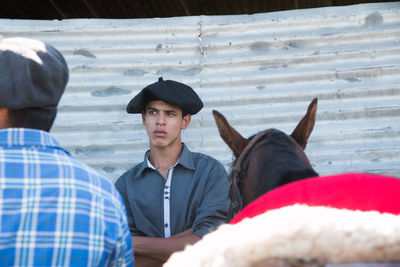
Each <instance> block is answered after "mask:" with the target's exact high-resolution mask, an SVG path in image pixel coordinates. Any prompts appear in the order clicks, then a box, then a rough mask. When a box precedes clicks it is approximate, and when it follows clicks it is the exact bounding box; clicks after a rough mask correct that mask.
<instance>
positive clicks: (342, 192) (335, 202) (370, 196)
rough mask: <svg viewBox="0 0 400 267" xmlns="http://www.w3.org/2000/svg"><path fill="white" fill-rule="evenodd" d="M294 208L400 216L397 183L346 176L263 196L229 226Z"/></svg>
mask: <svg viewBox="0 0 400 267" xmlns="http://www.w3.org/2000/svg"><path fill="white" fill-rule="evenodd" d="M294 204H307V205H309V206H326V207H332V208H339V209H349V210H361V211H378V212H381V213H392V214H395V215H398V214H400V179H399V178H395V177H391V176H384V175H374V174H361V173H347V174H340V175H331V176H321V177H316V178H310V179H305V180H301V181H297V182H292V183H290V184H287V185H284V186H281V187H278V188H276V189H274V190H272V191H269V192H267V193H265V194H264V195H263V196H261V197H259V198H258V199H256V200H255V201H253V202H252V203H250V204H249V205H248V206H247V207H245V208H244V209H243V210H242V211H241V212H239V214H237V215H236V216H235V217H234V218H233V219H232V220H231V222H230V224H235V223H238V222H240V221H241V220H243V219H244V218H252V217H255V216H257V215H259V214H262V213H264V212H265V211H267V210H271V209H277V208H281V207H284V206H289V205H294Z"/></svg>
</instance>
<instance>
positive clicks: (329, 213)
mask: <svg viewBox="0 0 400 267" xmlns="http://www.w3.org/2000/svg"><path fill="white" fill-rule="evenodd" d="M268 259H282V260H284V261H287V262H291V261H296V260H298V259H301V260H304V261H306V262H314V263H317V264H325V263H355V262H400V216H395V215H392V214H381V213H378V212H361V211H350V210H345V209H334V208H327V207H309V206H306V205H294V206H288V207H284V208H280V209H276V210H271V211H268V212H266V213H264V214H261V215H259V216H257V217H255V218H253V219H245V220H243V221H242V222H240V223H238V224H236V225H228V224H226V225H222V226H220V227H219V228H218V229H217V230H216V231H215V232H213V233H210V234H208V235H206V236H205V237H204V238H203V239H202V240H200V241H199V242H198V243H196V244H195V245H193V246H187V247H186V248H185V250H184V251H182V252H177V253H174V254H173V255H172V256H171V257H170V259H169V260H168V262H167V263H166V264H165V265H164V266H165V267H180V266H182V267H183V266H191V267H196V266H203V267H205V266H210V267H225V266H226V267H245V266H253V265H254V264H257V263H260V262H263V261H266V260H268Z"/></svg>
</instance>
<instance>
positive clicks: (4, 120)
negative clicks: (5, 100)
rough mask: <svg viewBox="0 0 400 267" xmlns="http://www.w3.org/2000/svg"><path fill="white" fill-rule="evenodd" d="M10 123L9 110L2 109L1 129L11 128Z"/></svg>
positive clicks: (0, 115)
mask: <svg viewBox="0 0 400 267" xmlns="http://www.w3.org/2000/svg"><path fill="white" fill-rule="evenodd" d="M9 127H10V125H9V123H8V109H6V108H0V129H5V128H9Z"/></svg>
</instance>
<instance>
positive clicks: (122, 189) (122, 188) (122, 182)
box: [115, 176, 141, 236]
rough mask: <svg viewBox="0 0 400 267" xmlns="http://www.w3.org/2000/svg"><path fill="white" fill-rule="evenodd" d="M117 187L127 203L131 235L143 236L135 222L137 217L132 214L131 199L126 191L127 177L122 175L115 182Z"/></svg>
mask: <svg viewBox="0 0 400 267" xmlns="http://www.w3.org/2000/svg"><path fill="white" fill-rule="evenodd" d="M115 187H116V188H117V189H118V191H119V193H120V194H121V197H122V200H123V202H124V204H125V207H126V215H127V219H128V227H129V231H130V233H131V235H133V236H141V234H140V231H138V230H137V228H136V224H135V219H134V217H133V214H132V209H131V207H130V204H129V201H128V194H127V192H126V182H125V177H124V176H121V177H120V178H118V180H117V182H116V183H115Z"/></svg>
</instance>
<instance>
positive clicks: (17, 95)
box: [0, 38, 68, 109]
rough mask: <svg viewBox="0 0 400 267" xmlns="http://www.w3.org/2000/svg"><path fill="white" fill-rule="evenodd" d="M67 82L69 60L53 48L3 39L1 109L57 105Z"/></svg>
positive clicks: (0, 44) (0, 43) (0, 50)
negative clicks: (67, 61)
mask: <svg viewBox="0 0 400 267" xmlns="http://www.w3.org/2000/svg"><path fill="white" fill-rule="evenodd" d="M67 81H68V67H67V63H66V62H65V59H64V57H63V56H62V55H61V53H60V52H59V51H57V50H56V49H55V48H54V47H52V46H50V45H47V44H45V43H43V42H41V41H38V40H33V39H28V38H0V108H7V109H23V108H31V107H43V108H47V107H56V106H57V104H58V102H59V100H60V98H61V96H62V94H63V92H64V89H65V86H66V85H67Z"/></svg>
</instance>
